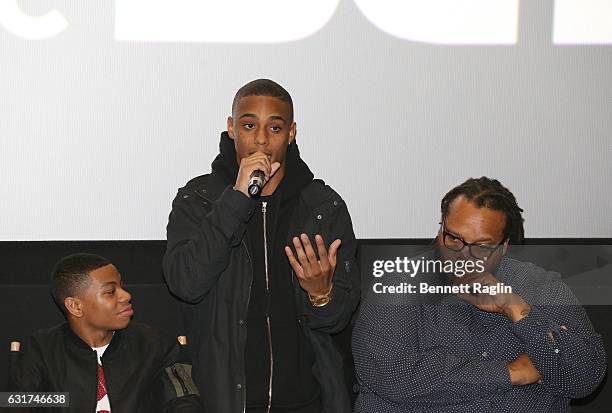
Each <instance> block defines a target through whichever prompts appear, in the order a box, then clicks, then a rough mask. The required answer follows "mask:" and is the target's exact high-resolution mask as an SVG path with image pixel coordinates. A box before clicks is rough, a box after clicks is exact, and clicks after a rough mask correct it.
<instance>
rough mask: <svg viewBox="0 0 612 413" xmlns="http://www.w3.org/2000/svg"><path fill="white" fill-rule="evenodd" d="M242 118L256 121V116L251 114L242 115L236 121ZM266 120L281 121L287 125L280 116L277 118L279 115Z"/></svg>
mask: <svg viewBox="0 0 612 413" xmlns="http://www.w3.org/2000/svg"><path fill="white" fill-rule="evenodd" d="M242 118H255V119H257V115H255V114H253V113H244V114H242V115H240V117H239V118H238V119H242ZM268 120H281V121H283V122H285V123H287V121H286V120H285V118H283V117H282V116H279V115H272V116H270V117H269V118H268Z"/></svg>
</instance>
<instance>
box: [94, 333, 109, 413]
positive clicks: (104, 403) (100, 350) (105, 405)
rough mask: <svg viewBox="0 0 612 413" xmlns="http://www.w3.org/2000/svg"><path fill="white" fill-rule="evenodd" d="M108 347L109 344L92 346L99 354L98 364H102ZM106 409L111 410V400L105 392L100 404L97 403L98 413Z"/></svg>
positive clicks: (99, 401)
mask: <svg viewBox="0 0 612 413" xmlns="http://www.w3.org/2000/svg"><path fill="white" fill-rule="evenodd" d="M107 347H108V344H107V345H105V346H102V347H92V349H93V350H95V351H96V354H97V356H98V366H101V365H102V355H103V354H104V352H105V351H106V348H107ZM104 411H106V412H110V411H111V409H110V402H109V401H108V394H104V397H102V398H101V399H100V400H98V404H97V405H96V413H98V412H104Z"/></svg>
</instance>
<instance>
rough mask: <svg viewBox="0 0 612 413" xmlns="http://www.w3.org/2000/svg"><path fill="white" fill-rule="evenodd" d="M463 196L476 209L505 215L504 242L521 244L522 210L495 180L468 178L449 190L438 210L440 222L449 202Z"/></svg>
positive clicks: (522, 235) (508, 192)
mask: <svg viewBox="0 0 612 413" xmlns="http://www.w3.org/2000/svg"><path fill="white" fill-rule="evenodd" d="M460 196H463V197H465V198H466V199H467V200H468V201H470V202H472V203H473V204H474V205H476V206H477V207H478V208H483V207H484V208H489V209H492V210H495V211H501V212H503V213H504V214H505V215H506V227H505V228H504V240H506V239H509V240H510V242H511V243H513V244H521V243H523V240H524V229H523V222H524V219H523V216H522V212H523V210H522V209H521V208H520V207H519V206H518V204H517V203H516V198H515V197H514V195H513V194H512V192H510V191H509V190H508V189H507V188H506V187H504V186H503V185H502V184H501V183H500V182H499V181H498V180H497V179H489V178H487V177H486V176H483V177H481V178H477V179H476V178H470V179H468V180H467V181H465V182H464V183H462V184H461V185H459V186H456V187H455V188H453V189H451V190H450V191H449V192H448V193H447V194H446V195H445V196H444V198H442V203H441V205H440V208H441V210H442V220H444V219H445V218H446V217H447V216H448V210H449V206H450V204H451V202H453V201H454V200H455V199H457V198H458V197H460Z"/></svg>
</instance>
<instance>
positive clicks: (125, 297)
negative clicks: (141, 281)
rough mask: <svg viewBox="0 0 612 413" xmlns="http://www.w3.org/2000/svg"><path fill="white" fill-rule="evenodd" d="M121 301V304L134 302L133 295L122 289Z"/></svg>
mask: <svg viewBox="0 0 612 413" xmlns="http://www.w3.org/2000/svg"><path fill="white" fill-rule="evenodd" d="M119 300H120V301H121V302H125V303H129V302H130V301H132V294H130V293H129V292H127V290H125V289H124V288H121V296H120V297H119Z"/></svg>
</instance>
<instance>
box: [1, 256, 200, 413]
mask: <svg viewBox="0 0 612 413" xmlns="http://www.w3.org/2000/svg"><path fill="white" fill-rule="evenodd" d="M52 293H53V298H54V299H55V301H56V303H57V304H58V305H59V307H60V308H61V309H62V311H63V312H64V314H65V316H66V319H67V322H66V323H63V324H61V325H59V326H56V327H52V328H50V329H47V330H42V331H39V332H37V333H36V334H34V335H33V336H32V337H30V338H29V339H28V340H26V341H25V342H24V343H23V344H22V345H21V349H20V353H19V354H17V355H15V358H14V360H13V363H12V365H11V369H10V370H11V371H10V385H11V390H13V391H38V392H69V404H70V407H69V409H62V410H61V411H62V412H64V411H70V412H78V413H101V412H113V413H124V412H125V413H136V412H152V411H163V412H201V411H202V407H201V404H200V399H199V395H198V391H197V389H196V387H195V385H194V384H193V382H192V380H191V366H190V364H189V363H188V361H187V360H185V359H184V357H181V356H182V354H184V352H182V351H181V349H180V347H179V345H178V342H176V340H169V339H165V338H164V337H162V336H161V335H159V334H158V333H156V332H155V331H154V330H153V329H151V328H150V327H148V326H146V325H144V324H141V323H137V322H135V321H132V322H130V320H131V318H132V315H133V314H134V310H133V309H132V306H131V304H130V300H131V299H132V297H131V295H130V293H128V292H127V291H126V290H124V289H123V282H122V280H121V275H120V274H119V272H118V271H117V268H115V266H114V265H113V264H111V262H110V261H108V260H107V259H106V258H103V257H100V256H97V255H92V254H74V255H70V256H68V257H65V258H63V259H62V260H60V261H59V262H58V263H57V264H56V266H55V269H54V271H53V281H52ZM160 406H161V407H160ZM44 411H46V412H48V411H50V410H49V408H45V410H44Z"/></svg>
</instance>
